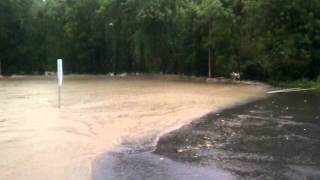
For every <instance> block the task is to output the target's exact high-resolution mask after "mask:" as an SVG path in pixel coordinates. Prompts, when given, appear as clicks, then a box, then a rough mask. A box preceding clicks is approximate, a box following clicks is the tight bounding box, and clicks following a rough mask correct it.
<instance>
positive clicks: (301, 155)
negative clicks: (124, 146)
mask: <svg viewBox="0 0 320 180" xmlns="http://www.w3.org/2000/svg"><path fill="white" fill-rule="evenodd" d="M319 137H320V93H316V92H294V93H280V94H276V95H272V96H270V97H267V98H265V99H262V100H258V101H255V102H251V103H248V104H246V105H241V106H238V107H234V108H230V109H227V110H223V111H221V112H214V113H210V114H208V115H206V116H204V117H202V118H201V119H199V120H198V121H194V122H192V123H191V124H189V125H186V126H184V127H182V128H180V129H178V130H175V131H173V132H171V133H168V134H166V135H164V136H163V137H161V138H160V140H159V142H158V144H157V146H156V149H155V150H151V151H150V150H148V148H147V149H144V150H143V148H142V147H141V148H140V149H138V150H136V151H135V150H134V148H135V147H133V148H132V150H131V151H127V152H125V151H124V152H113V153H107V154H105V155H103V156H100V157H99V158H98V159H97V160H96V165H95V171H94V175H95V176H94V178H95V179H97V180H104V179H116V177H120V179H159V180H160V179H183V180H185V179H217V180H220V179H294V180H295V179H297V180H301V179H308V180H318V179H320V140H319Z"/></svg>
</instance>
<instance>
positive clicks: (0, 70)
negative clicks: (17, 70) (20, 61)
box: [0, 59, 2, 76]
mask: <svg viewBox="0 0 320 180" xmlns="http://www.w3.org/2000/svg"><path fill="white" fill-rule="evenodd" d="M1 65H2V64H1V59H0V76H1V75H2V66H1Z"/></svg>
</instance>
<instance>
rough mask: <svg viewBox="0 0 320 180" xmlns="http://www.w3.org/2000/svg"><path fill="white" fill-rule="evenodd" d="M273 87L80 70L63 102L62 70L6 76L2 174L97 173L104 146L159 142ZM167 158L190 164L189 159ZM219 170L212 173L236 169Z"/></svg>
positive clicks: (76, 179) (20, 178) (37, 178)
mask: <svg viewBox="0 0 320 180" xmlns="http://www.w3.org/2000/svg"><path fill="white" fill-rule="evenodd" d="M265 91H266V87H264V86H261V85H260V86H253V85H235V84H217V83H215V84H213V83H211V84H209V83H204V82H200V81H185V80H178V79H175V78H173V79H171V78H146V77H126V78H107V77H103V76H101V77H98V76H77V77H74V76H73V77H66V79H65V81H64V86H63V89H62V108H61V109H58V108H57V86H56V80H55V79H54V78H44V77H19V78H4V79H0V158H1V161H0V179H4V180H29V179H32V180H47V179H48V180H51V179H53V180H57V179H59V180H82V179H83V180H88V179H92V178H94V177H97V176H96V175H95V174H92V171H93V172H96V171H95V170H94V169H93V168H92V164H93V165H94V166H95V163H93V162H95V161H94V160H97V159H99V157H101V156H102V157H103V156H104V153H107V152H115V151H123V150H125V151H127V150H128V151H130V147H131V146H132V145H135V144H139V145H141V144H144V145H146V146H148V147H150V148H152V147H154V145H155V144H154V142H156V141H157V139H158V137H160V136H161V135H163V134H164V133H166V132H169V131H172V130H174V129H177V128H179V127H181V126H183V125H185V124H188V123H190V122H191V121H192V120H194V119H197V118H199V117H202V116H204V115H205V114H207V113H208V112H212V111H217V110H219V109H223V108H226V107H230V106H234V105H236V104H239V103H244V102H246V101H249V100H252V99H257V98H261V97H263V96H264V93H265ZM123 144H125V145H126V146H125V147H124V148H121V147H122V146H119V145H123ZM126 147H129V148H126ZM168 148H170V147H168ZM168 152H170V150H169V149H168ZM157 156H158V155H153V156H152V158H154V157H157ZM128 160H130V159H128ZM165 161H166V162H167V167H175V168H177V171H181V172H183V171H184V170H185V165H184V164H183V163H175V161H171V160H165ZM142 163H143V162H142ZM146 165H147V164H146ZM167 167H164V168H167ZM206 171H207V168H203V167H199V168H194V169H192V171H190V173H191V172H199V173H200V174H201V173H202V174H203V173H205V172H206ZM217 172H219V173H214V174H212V176H215V177H218V175H220V176H223V177H226V176H228V177H229V175H226V174H225V172H224V171H222V170H219V169H217ZM104 177H105V176H104ZM107 177H112V174H110V176H109V175H107ZM114 177H115V178H118V177H117V176H114ZM119 177H120V176H119ZM159 177H161V176H160V175H159Z"/></svg>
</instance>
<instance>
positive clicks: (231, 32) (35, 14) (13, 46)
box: [0, 0, 320, 80]
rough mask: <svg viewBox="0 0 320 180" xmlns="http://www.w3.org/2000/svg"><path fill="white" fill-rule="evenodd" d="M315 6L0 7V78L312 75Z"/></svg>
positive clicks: (138, 2)
mask: <svg viewBox="0 0 320 180" xmlns="http://www.w3.org/2000/svg"><path fill="white" fill-rule="evenodd" d="M319 9H320V1H319V0H307V1H306V0H28V1H26V0H1V1H0V61H1V64H2V73H3V74H6V75H10V74H19V73H27V74H31V73H34V72H38V73H43V72H44V71H48V70H49V71H50V70H55V66H56V59H58V58H63V59H64V64H65V71H66V72H68V73H93V74H105V73H108V72H115V73H121V72H150V73H153V72H154V73H155V72H163V73H174V74H186V75H209V76H210V75H212V76H227V75H228V74H229V73H230V72H241V73H242V74H243V76H244V77H245V78H249V79H261V80H270V79H272V80H293V79H299V78H308V79H314V78H316V77H317V76H319V74H320V49H319V47H320V44H319V43H320V11H319Z"/></svg>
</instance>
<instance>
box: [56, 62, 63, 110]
mask: <svg viewBox="0 0 320 180" xmlns="http://www.w3.org/2000/svg"><path fill="white" fill-rule="evenodd" d="M57 68H58V70H57V77H58V91H59V92H58V93H59V94H58V107H59V108H60V107H61V86H62V82H63V68H62V59H58V60H57Z"/></svg>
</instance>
